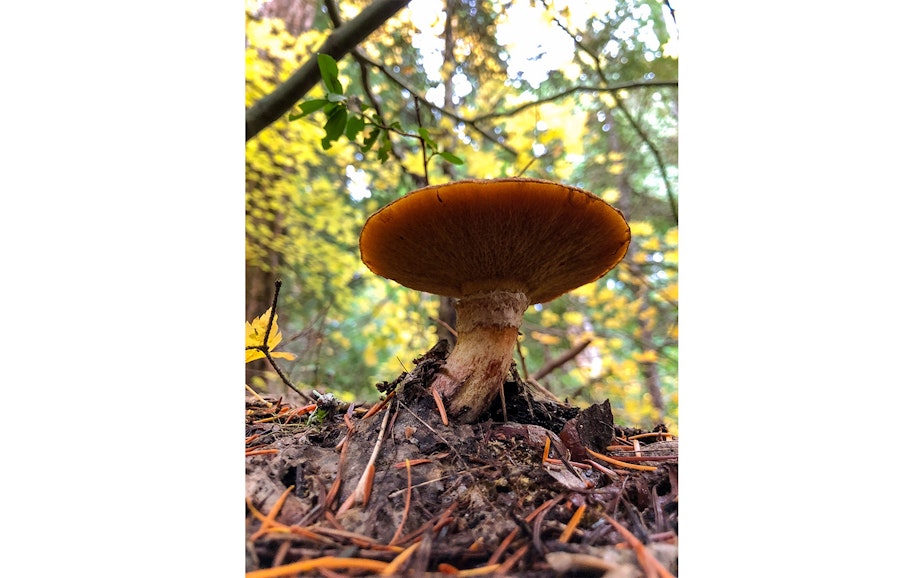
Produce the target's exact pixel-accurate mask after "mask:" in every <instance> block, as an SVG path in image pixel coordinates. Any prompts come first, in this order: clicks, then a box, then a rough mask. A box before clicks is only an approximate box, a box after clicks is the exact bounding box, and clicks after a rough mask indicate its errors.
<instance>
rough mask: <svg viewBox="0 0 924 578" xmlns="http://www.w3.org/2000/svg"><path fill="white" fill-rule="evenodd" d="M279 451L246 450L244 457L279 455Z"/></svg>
mask: <svg viewBox="0 0 924 578" xmlns="http://www.w3.org/2000/svg"><path fill="white" fill-rule="evenodd" d="M278 453H279V450H277V449H262V450H246V451H245V452H244V457H245V458H249V457H250V456H262V455H265V454H278Z"/></svg>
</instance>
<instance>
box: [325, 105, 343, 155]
mask: <svg viewBox="0 0 924 578" xmlns="http://www.w3.org/2000/svg"><path fill="white" fill-rule="evenodd" d="M346 124H347V111H346V107H345V106H342V105H341V106H338V107H337V108H335V109H334V111H333V112H331V113H330V116H328V118H327V123H325V125H324V131H325V133H326V134H325V135H324V138H323V139H321V146H322V147H323V148H324V150H327V149H329V148H330V145H331V143H333V142H336V141H337V139H339V138H340V137H341V135H343V131H344V129H345V128H346Z"/></svg>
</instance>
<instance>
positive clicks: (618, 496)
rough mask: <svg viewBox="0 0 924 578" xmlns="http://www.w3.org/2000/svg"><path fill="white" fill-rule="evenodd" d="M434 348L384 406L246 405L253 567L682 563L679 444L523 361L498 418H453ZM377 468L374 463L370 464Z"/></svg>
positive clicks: (562, 567)
mask: <svg viewBox="0 0 924 578" xmlns="http://www.w3.org/2000/svg"><path fill="white" fill-rule="evenodd" d="M441 363H442V357H441V354H440V353H439V352H438V351H437V350H436V349H434V350H431V351H430V352H428V353H427V354H426V355H424V356H421V358H419V359H417V360H415V368H414V369H413V370H412V371H411V372H410V373H406V374H402V375H401V376H400V377H399V378H398V379H396V380H395V381H394V382H392V383H388V384H382V385H381V389H382V391H383V394H384V395H383V398H382V400H380V401H379V402H378V403H376V404H375V405H373V406H372V407H369V408H366V407H356V406H349V405H346V404H343V403H341V402H338V401H337V400H336V399H334V398H333V397H332V396H329V395H322V396H319V399H316V400H314V401H313V402H312V403H306V404H305V405H304V406H302V407H298V404H289V403H284V402H283V401H282V400H277V399H256V398H252V399H249V400H248V401H247V404H246V415H245V420H246V453H245V455H246V458H245V459H246V460H247V461H246V501H247V509H246V567H247V576H248V578H267V577H270V576H368V575H393V576H442V575H453V574H454V575H457V576H477V575H481V576H515V577H536V578H540V577H543V578H544V577H553V576H556V577H557V576H575V577H576V576H605V577H606V578H635V577H643V578H650V577H659V578H665V577H668V576H676V575H677V574H678V555H677V540H678V528H677V516H678V486H677V479H678V458H677V454H678V442H677V440H676V438H672V437H671V436H670V435H669V434H668V433H667V432H666V428H663V427H657V428H654V430H653V431H642V430H637V429H632V428H623V427H620V426H618V425H613V423H614V422H613V416H612V412H611V411H610V405H609V402H608V401H606V402H603V403H600V404H596V405H593V406H590V407H588V408H584V409H580V408H577V407H574V406H570V405H568V404H563V403H560V402H557V401H555V400H552V399H551V398H549V397H548V396H545V395H543V394H542V393H541V391H539V390H537V389H536V388H535V387H532V386H531V385H530V384H529V383H527V382H525V381H523V380H522V379H521V378H520V377H519V376H518V375H516V373H515V372H511V375H510V377H508V381H507V383H505V387H504V403H500V402H499V401H498V402H495V403H494V405H493V406H492V408H491V410H490V412H489V415H485V420H484V421H481V422H479V423H475V424H470V425H450V426H446V425H443V421H442V419H441V416H440V413H439V411H438V409H437V406H436V403H435V401H434V398H433V396H432V395H431V394H430V393H429V391H428V390H427V388H426V387H425V384H426V383H429V380H430V379H431V378H432V375H433V372H434V371H435V370H436V368H438V367H439V365H440V364H441ZM370 464H372V466H374V467H372V466H370Z"/></svg>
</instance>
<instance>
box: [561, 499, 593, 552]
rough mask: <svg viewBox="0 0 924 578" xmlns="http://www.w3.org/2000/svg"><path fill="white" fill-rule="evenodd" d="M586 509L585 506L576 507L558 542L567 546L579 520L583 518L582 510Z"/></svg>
mask: <svg viewBox="0 0 924 578" xmlns="http://www.w3.org/2000/svg"><path fill="white" fill-rule="evenodd" d="M586 509H587V506H586V505H585V504H581V505H580V506H578V508H577V510H575V511H574V515H573V516H571V519H570V520H568V525H567V526H565V530H564V531H563V532H562V533H561V536H559V537H558V541H559V542H561V543H562V544H567V543H568V540H570V539H571V534H573V533H574V530H575V528H577V525H578V524H579V523H580V522H581V518H583V517H584V510H586Z"/></svg>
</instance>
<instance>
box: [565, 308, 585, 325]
mask: <svg viewBox="0 0 924 578" xmlns="http://www.w3.org/2000/svg"><path fill="white" fill-rule="evenodd" d="M561 317H562V320H564V322H565V323H567V324H568V325H570V326H571V327H582V326H583V325H584V314H583V313H580V312H578V311H566V312H565V313H564V314H563V315H562V316H561Z"/></svg>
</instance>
